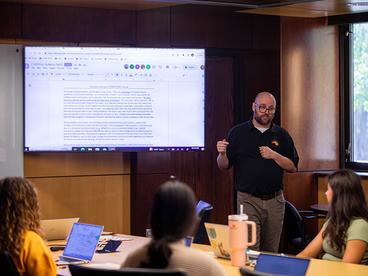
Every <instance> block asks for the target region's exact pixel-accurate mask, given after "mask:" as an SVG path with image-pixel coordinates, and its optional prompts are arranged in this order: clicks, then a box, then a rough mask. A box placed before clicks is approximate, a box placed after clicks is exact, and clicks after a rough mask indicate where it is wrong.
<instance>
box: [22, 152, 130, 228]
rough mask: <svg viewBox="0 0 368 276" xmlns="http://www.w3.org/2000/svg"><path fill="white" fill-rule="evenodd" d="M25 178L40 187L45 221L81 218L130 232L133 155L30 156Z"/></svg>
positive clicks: (26, 162) (77, 154) (72, 154)
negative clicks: (130, 156)
mask: <svg viewBox="0 0 368 276" xmlns="http://www.w3.org/2000/svg"><path fill="white" fill-rule="evenodd" d="M24 175H25V177H27V178H28V179H30V180H31V181H32V182H34V183H35V184H36V187H37V189H38V192H39V198H40V208H41V213H42V218H44V219H48V218H64V217H80V218H81V221H82V222H87V223H95V224H101V225H104V226H105V229H106V230H109V231H114V232H119V233H126V234H129V233H130V225H131V221H130V220H131V219H130V204H131V203H130V201H131V193H130V158H129V154H122V153H42V154H41V153H40V154H35V153H27V154H25V156H24Z"/></svg>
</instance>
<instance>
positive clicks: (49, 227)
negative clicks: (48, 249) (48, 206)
mask: <svg viewBox="0 0 368 276" xmlns="http://www.w3.org/2000/svg"><path fill="white" fill-rule="evenodd" d="M78 221H79V218H62V219H44V220H41V228H42V230H43V231H44V233H45V238H46V239H47V240H48V241H52V240H66V238H67V237H68V236H69V233H70V230H71V229H72V226H73V224H74V223H75V222H78Z"/></svg>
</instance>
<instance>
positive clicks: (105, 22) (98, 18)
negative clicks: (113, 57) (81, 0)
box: [22, 5, 136, 45]
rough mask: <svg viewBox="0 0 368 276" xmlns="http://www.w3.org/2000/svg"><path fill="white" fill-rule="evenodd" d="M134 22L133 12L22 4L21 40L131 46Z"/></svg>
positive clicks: (134, 30) (134, 33) (134, 39)
mask: <svg viewBox="0 0 368 276" xmlns="http://www.w3.org/2000/svg"><path fill="white" fill-rule="evenodd" d="M135 20H136V13H135V12H134V11H122V10H105V9H90V8H72V7H57V6H45V5H24V8H23V20H22V23H23V25H22V31H23V34H22V38H24V39H32V40H41V41H64V42H74V43H81V42H83V43H89V42H94V43H102V44H120V45H132V44H135V43H136V21H135Z"/></svg>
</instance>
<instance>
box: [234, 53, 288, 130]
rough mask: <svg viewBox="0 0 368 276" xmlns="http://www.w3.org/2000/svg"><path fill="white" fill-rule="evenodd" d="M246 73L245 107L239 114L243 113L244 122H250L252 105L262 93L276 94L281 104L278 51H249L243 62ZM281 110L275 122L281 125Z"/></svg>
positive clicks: (276, 115)
mask: <svg viewBox="0 0 368 276" xmlns="http://www.w3.org/2000/svg"><path fill="white" fill-rule="evenodd" d="M242 67H243V69H242V70H243V72H244V79H243V80H242V81H243V83H242V85H243V87H244V88H243V89H244V91H243V93H242V94H243V95H245V96H244V103H245V104H244V106H243V107H241V110H239V111H238V112H239V113H240V112H241V113H242V118H243V120H248V119H249V118H250V117H251V116H252V114H253V112H252V103H253V101H254V98H255V96H256V95H257V94H258V93H259V92H262V91H269V92H271V93H272V94H274V96H275V98H276V101H277V103H278V105H277V106H278V108H279V106H280V105H281V104H282V103H280V91H279V90H280V54H279V52H278V50H272V51H264V50H257V51H249V52H246V53H245V55H244V60H243V61H242ZM280 113H281V110H280V109H278V110H277V112H276V114H275V118H274V121H275V122H276V123H277V124H279V123H280Z"/></svg>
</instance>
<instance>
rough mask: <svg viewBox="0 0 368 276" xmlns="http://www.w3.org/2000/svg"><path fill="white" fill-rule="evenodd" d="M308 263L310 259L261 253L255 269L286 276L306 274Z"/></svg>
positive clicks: (302, 275)
mask: <svg viewBox="0 0 368 276" xmlns="http://www.w3.org/2000/svg"><path fill="white" fill-rule="evenodd" d="M308 265H309V260H308V259H301V258H295V257H288V256H280V255H271V254H263V253H261V254H259V256H258V259H257V263H256V266H255V268H254V270H255V271H257V272H266V273H272V274H276V275H284V276H286V275H287V276H299V275H300V276H304V275H305V274H306V273H307V269H308Z"/></svg>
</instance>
